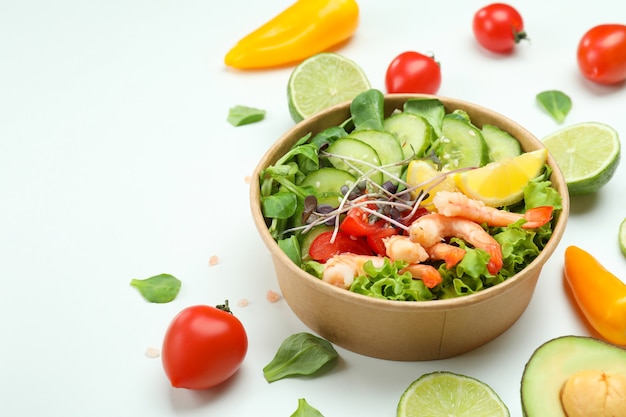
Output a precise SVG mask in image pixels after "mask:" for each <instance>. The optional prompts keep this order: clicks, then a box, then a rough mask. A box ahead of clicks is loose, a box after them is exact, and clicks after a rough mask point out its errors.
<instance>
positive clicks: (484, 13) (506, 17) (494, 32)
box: [472, 3, 526, 54]
mask: <svg viewBox="0 0 626 417" xmlns="http://www.w3.org/2000/svg"><path fill="white" fill-rule="evenodd" d="M472 29H473V31H474V36H475V37H476V40H477V41H478V43H479V44H481V45H482V46H483V47H484V48H485V49H487V50H489V51H491V52H497V53H501V54H504V53H509V52H511V51H513V48H514V47H515V44H517V43H518V42H519V41H520V40H522V39H525V38H526V32H524V21H523V19H522V16H521V15H520V14H519V12H518V11H517V10H515V9H514V8H513V7H511V6H509V5H508V4H504V3H493V4H490V5H488V6H485V7H483V8H482V9H480V10H478V11H477V12H476V14H475V15H474V20H473V22H472Z"/></svg>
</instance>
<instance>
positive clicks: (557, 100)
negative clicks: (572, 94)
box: [537, 90, 572, 123]
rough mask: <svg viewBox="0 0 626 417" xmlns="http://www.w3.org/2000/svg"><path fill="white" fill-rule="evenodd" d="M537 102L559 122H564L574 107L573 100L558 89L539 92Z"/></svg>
mask: <svg viewBox="0 0 626 417" xmlns="http://www.w3.org/2000/svg"><path fill="white" fill-rule="evenodd" d="M537 103H539V106H541V107H542V108H543V109H544V110H545V111H547V112H548V114H549V115H550V116H552V118H553V119H554V120H555V121H556V122H557V123H563V121H564V120H565V117H566V116H567V114H568V113H569V111H570V110H571V109H572V100H571V99H570V98H569V96H568V95H566V94H565V93H563V92H561V91H558V90H548V91H543V92H541V93H539V94H537Z"/></svg>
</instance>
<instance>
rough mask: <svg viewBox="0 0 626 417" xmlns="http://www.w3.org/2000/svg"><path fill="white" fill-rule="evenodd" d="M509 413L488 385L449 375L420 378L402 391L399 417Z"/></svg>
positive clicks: (491, 416) (477, 416) (470, 416)
mask: <svg viewBox="0 0 626 417" xmlns="http://www.w3.org/2000/svg"><path fill="white" fill-rule="evenodd" d="M509 415H510V414H509V409H508V408H507V406H506V405H505V404H504V403H503V402H502V400H501V399H500V397H499V396H498V394H496V393H495V391H494V390H493V389H491V387H489V385H487V384H485V383H484V382H481V381H479V380H477V379H475V378H472V377H469V376H465V375H459V374H454V373H451V372H433V373H430V374H425V375H422V376H421V377H420V378H419V379H417V380H416V381H414V382H413V383H412V384H411V385H409V387H408V388H407V389H406V391H404V393H403V394H402V397H401V398H400V402H399V403H398V411H397V416H398V417H422V416H429V417H439V416H441V417H449V416H455V417H508V416H509Z"/></svg>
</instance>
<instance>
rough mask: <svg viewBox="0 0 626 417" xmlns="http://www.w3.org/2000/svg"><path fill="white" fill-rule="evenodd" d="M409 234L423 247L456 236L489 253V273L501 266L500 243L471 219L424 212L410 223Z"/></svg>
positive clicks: (496, 270)
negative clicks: (424, 213)
mask: <svg viewBox="0 0 626 417" xmlns="http://www.w3.org/2000/svg"><path fill="white" fill-rule="evenodd" d="M409 236H410V238H411V240H412V241H413V242H417V243H419V244H421V245H422V246H424V247H430V246H433V245H434V244H435V243H438V242H441V241H443V239H445V238H447V237H458V238H460V239H463V240H465V241H466V242H467V243H469V244H470V245H472V246H474V247H475V248H480V249H483V250H484V251H485V252H487V253H488V254H489V263H488V264H487V270H488V271H489V272H490V273H492V274H496V273H498V271H499V270H500V268H502V248H501V247H500V244H499V243H498V242H497V241H496V240H495V239H494V238H493V237H492V236H491V235H490V234H489V233H487V232H486V231H485V229H483V228H482V227H481V226H480V225H479V224H478V223H476V222H474V221H472V220H468V219H465V218H462V217H448V216H444V215H442V214H439V213H430V214H426V215H424V216H422V217H420V218H418V219H417V220H415V221H414V222H413V223H412V224H411V226H410V227H409Z"/></svg>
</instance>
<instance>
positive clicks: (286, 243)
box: [276, 235, 302, 265]
mask: <svg viewBox="0 0 626 417" xmlns="http://www.w3.org/2000/svg"><path fill="white" fill-rule="evenodd" d="M276 243H278V247H279V248H280V249H281V250H282V251H283V252H285V253H286V254H287V256H288V257H289V259H291V261H292V262H293V263H294V264H296V265H301V264H302V256H301V254H300V242H298V238H297V237H296V236H295V235H291V236H289V237H287V238H285V239H280V240H278V241H277V242H276Z"/></svg>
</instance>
